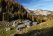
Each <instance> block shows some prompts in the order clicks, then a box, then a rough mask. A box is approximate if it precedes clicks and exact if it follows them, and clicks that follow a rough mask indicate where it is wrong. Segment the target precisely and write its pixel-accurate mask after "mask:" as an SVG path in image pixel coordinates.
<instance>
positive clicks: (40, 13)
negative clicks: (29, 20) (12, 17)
mask: <svg viewBox="0 0 53 36" xmlns="http://www.w3.org/2000/svg"><path fill="white" fill-rule="evenodd" d="M33 12H34V14H36V15H45V16H47V15H49V14H51V15H52V14H53V11H49V10H41V9H38V10H33Z"/></svg>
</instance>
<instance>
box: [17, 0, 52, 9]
mask: <svg viewBox="0 0 53 36" xmlns="http://www.w3.org/2000/svg"><path fill="white" fill-rule="evenodd" d="M16 1H17V2H19V3H20V4H22V5H23V6H24V7H26V8H28V9H30V10H35V9H43V10H53V0H16Z"/></svg>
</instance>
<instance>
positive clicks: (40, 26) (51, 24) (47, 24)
mask: <svg viewBox="0 0 53 36" xmlns="http://www.w3.org/2000/svg"><path fill="white" fill-rule="evenodd" d="M50 27H53V19H52V20H48V21H46V22H43V23H40V24H38V25H34V26H32V27H30V28H25V29H23V31H24V32H26V33H27V32H29V31H32V30H40V29H45V28H50Z"/></svg>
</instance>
